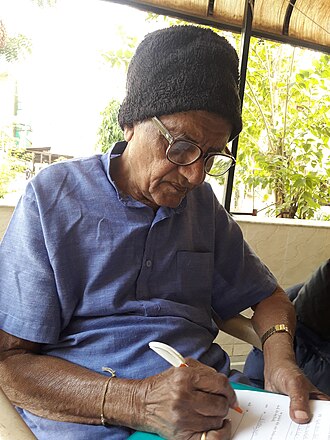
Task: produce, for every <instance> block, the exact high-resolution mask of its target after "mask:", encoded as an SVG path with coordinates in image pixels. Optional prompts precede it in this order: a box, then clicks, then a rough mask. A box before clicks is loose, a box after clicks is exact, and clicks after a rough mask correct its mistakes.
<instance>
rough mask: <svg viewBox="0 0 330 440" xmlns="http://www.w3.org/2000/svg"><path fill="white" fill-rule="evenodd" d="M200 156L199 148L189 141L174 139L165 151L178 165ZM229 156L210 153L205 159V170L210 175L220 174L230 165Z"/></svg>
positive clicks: (192, 160)
mask: <svg viewBox="0 0 330 440" xmlns="http://www.w3.org/2000/svg"><path fill="white" fill-rule="evenodd" d="M200 156H201V150H200V149H199V148H198V147H197V146H196V145H194V144H193V143H191V142H187V141H183V140H182V141H181V140H178V141H175V142H174V143H173V144H172V145H171V147H170V148H169V150H168V152H167V157H168V159H169V160H170V161H171V162H173V163H176V164H178V165H189V164H191V163H193V162H195V161H196V160H198V159H199V158H200ZM232 164H233V161H232V159H231V157H229V156H224V155H221V154H216V153H215V154H212V155H211V156H209V157H208V158H207V159H206V161H205V165H204V167H205V172H206V173H207V174H210V175H211V176H220V175H221V174H224V173H226V172H227V171H228V170H229V168H230V167H231V166H232Z"/></svg>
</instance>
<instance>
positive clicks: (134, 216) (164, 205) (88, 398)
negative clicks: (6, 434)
mask: <svg viewBox="0 0 330 440" xmlns="http://www.w3.org/2000/svg"><path fill="white" fill-rule="evenodd" d="M237 85H238V59H237V54H236V52H235V51H234V49H233V48H232V46H231V45H230V44H229V43H228V42H227V41H226V40H225V39H224V38H222V37H219V36H218V35H217V34H216V33H214V32H213V31H211V30H209V29H208V30H207V29H202V28H198V27H195V26H177V27H172V28H168V29H163V30H160V31H156V32H154V33H151V34H149V35H147V36H146V38H145V39H144V40H143V41H142V43H141V44H140V45H139V47H138V48H137V51H136V54H135V56H134V57H133V59H132V61H131V64H130V67H129V70H128V78H127V96H126V98H125V100H124V102H123V104H122V106H121V108H120V112H119V122H120V124H121V126H122V128H123V131H124V138H125V142H119V143H118V144H116V145H114V147H113V148H112V149H111V150H110V151H109V153H108V154H105V155H97V156H94V157H91V158H85V159H77V160H73V161H69V162H63V163H59V164H56V165H53V166H50V167H49V168H47V169H45V170H43V171H41V172H40V173H39V174H38V176H37V177H35V178H34V179H33V180H32V181H31V182H30V183H29V184H28V186H27V188H26V192H25V194H24V195H23V197H22V199H21V200H20V202H19V204H18V206H17V209H16V211H15V213H14V216H13V218H12V220H11V223H10V225H9V228H8V230H7V233H6V235H5V237H4V239H3V242H2V245H1V255H0V259H1V261H0V293H1V299H0V326H1V329H2V333H1V363H0V365H1V368H0V377H1V386H2V387H3V388H4V390H5V392H6V393H7V394H8V396H9V397H10V399H11V400H12V402H13V403H14V404H15V405H17V407H18V410H19V411H20V413H21V415H22V416H23V417H24V420H25V421H26V422H27V423H28V425H29V426H30V427H31V429H32V430H33V431H34V432H35V434H36V436H37V437H38V439H47V440H50V439H56V440H58V439H59V438H63V439H80V438H81V439H87V438H91V439H98V440H99V439H110V438H111V439H125V438H127V437H128V436H129V435H130V434H131V433H132V432H134V430H143V431H149V432H154V433H158V434H160V435H161V436H163V437H165V438H168V439H174V438H175V439H182V440H184V439H191V440H199V439H200V438H201V437H202V438H207V440H212V439H214V440H216V439H222V440H226V439H229V438H230V421H229V420H227V419H226V417H227V414H228V409H229V407H234V406H235V405H237V402H236V397H235V394H234V391H233V390H232V388H231V386H230V384H229V380H228V378H231V379H233V380H235V379H236V380H239V378H238V377H237V374H236V375H235V374H232V372H231V371H230V365H229V359H228V356H227V354H226V353H225V352H224V351H223V350H222V349H221V348H220V347H219V346H218V345H217V344H214V343H213V340H214V338H215V336H216V333H217V329H216V327H215V325H214V323H213V321H212V315H211V310H212V308H213V309H214V310H215V311H216V312H217V313H218V314H219V315H220V317H221V318H224V319H225V318H229V317H231V316H233V315H235V314H237V313H238V312H240V311H242V310H244V309H246V308H247V307H249V306H252V307H253V309H254V311H255V313H254V317H253V322H254V326H255V329H256V331H257V333H258V334H259V335H260V337H262V339H263V341H264V355H265V384H266V387H267V389H269V390H273V391H276V392H281V393H286V394H288V395H289V396H290V398H291V406H290V414H291V417H292V419H293V420H295V421H296V422H298V423H306V422H308V421H309V419H310V417H311V415H310V411H309V405H308V399H309V393H310V392H311V391H315V389H314V388H313V386H312V385H311V384H310V382H309V381H308V380H307V379H306V378H305V377H304V376H303V375H302V373H301V371H300V370H299V369H298V367H297V365H296V363H295V359H294V353H293V350H292V335H293V334H294V331H295V313H294V310H293V308H292V305H291V303H290V301H289V300H288V299H287V296H286V295H285V294H284V293H283V291H282V289H281V288H280V287H279V286H278V285H277V282H276V280H275V278H274V277H273V275H272V274H271V273H270V272H269V270H268V269H267V267H265V265H264V264H262V262H261V261H260V260H259V259H258V258H257V256H256V255H255V254H254V253H253V251H252V250H251V249H250V248H249V246H248V245H247V244H246V242H245V241H244V239H243V237H242V233H241V231H240V229H239V227H238V225H237V224H236V223H235V222H234V220H233V219H232V218H231V217H230V216H229V215H228V214H227V212H226V211H225V210H224V209H223V207H222V206H221V205H219V203H218V201H217V199H216V197H215V195H214V194H213V192H212V190H211V187H210V186H209V184H207V183H204V179H205V176H206V174H209V175H215V176H217V175H221V174H223V173H225V172H226V171H228V169H229V168H230V167H231V166H232V165H233V164H234V160H233V158H232V157H231V155H230V154H228V150H226V145H227V143H228V141H230V140H231V139H233V138H234V137H235V136H236V135H237V134H238V133H239V132H240V130H241V110H240V102H239V98H238V93H237ZM278 325H281V329H282V331H281V332H279V331H278V327H277V326H278ZM152 340H157V341H161V342H165V343H167V344H170V345H172V346H174V347H175V348H176V349H177V350H179V351H180V352H182V353H183V354H184V355H185V356H187V357H188V358H189V359H188V360H187V363H188V364H189V366H190V368H177V369H176V368H168V365H167V363H166V362H165V361H164V360H163V359H161V358H160V357H158V356H157V355H156V354H155V353H154V352H152V351H151V350H150V349H149V348H148V342H150V341H152ZM114 370H115V371H116V377H114V372H113V371H114ZM108 373H110V375H109V374H108ZM321 397H322V396H321Z"/></svg>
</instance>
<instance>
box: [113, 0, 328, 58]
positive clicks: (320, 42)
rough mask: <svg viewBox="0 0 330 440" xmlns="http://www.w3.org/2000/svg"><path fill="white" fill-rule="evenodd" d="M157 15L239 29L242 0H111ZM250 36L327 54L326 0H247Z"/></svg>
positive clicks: (233, 29)
mask: <svg viewBox="0 0 330 440" xmlns="http://www.w3.org/2000/svg"><path fill="white" fill-rule="evenodd" d="M114 1H115V2H116V3H122V4H127V5H130V6H135V7H137V8H139V9H143V10H149V11H151V12H155V13H158V14H164V15H170V16H175V17H178V18H182V19H186V20H188V21H196V22H199V23H202V24H203V23H204V24H209V25H213V26H214V27H218V28H221V29H228V30H231V31H234V32H241V30H242V28H243V24H244V10H245V0H124V1H120V0H114ZM249 3H250V4H251V5H252V4H253V3H254V7H253V10H254V12H253V22H252V35H253V36H257V37H263V38H267V39H271V40H278V41H283V42H288V43H290V44H293V45H298V46H302V47H309V48H312V49H315V50H319V51H322V52H327V53H330V0H254V2H253V0H249Z"/></svg>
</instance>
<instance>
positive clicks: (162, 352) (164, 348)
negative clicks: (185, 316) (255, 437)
mask: <svg viewBox="0 0 330 440" xmlns="http://www.w3.org/2000/svg"><path fill="white" fill-rule="evenodd" d="M149 347H150V348H151V350H153V351H154V352H155V353H157V354H158V355H159V356H160V357H162V358H163V359H165V360H166V361H167V362H168V363H169V364H171V365H173V367H188V365H187V364H186V361H185V358H184V357H183V356H182V354H180V353H179V352H178V351H176V350H175V348H173V347H171V346H170V345H167V344H164V343H163V342H157V341H152V342H149ZM233 410H234V411H236V412H238V413H240V414H242V413H243V412H244V411H243V410H242V409H241V408H240V407H239V406H235V407H234V408H233Z"/></svg>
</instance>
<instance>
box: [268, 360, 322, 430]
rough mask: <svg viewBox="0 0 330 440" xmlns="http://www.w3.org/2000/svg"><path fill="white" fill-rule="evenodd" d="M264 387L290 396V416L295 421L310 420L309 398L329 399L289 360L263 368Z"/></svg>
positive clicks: (306, 421) (303, 421)
mask: <svg viewBox="0 0 330 440" xmlns="http://www.w3.org/2000/svg"><path fill="white" fill-rule="evenodd" d="M265 389H266V390H268V391H272V392H275V393H281V394H286V395H288V396H289V397H290V417H291V419H292V420H293V421H294V422H296V423H308V422H309V421H310V420H311V417H312V414H311V411H310V407H309V400H310V399H317V400H330V396H328V395H326V394H324V393H322V392H321V391H319V390H318V389H317V388H316V387H315V386H314V385H313V384H312V383H311V382H310V380H309V379H308V378H307V377H306V376H305V375H304V373H303V372H302V371H301V370H300V368H299V367H298V366H297V364H296V363H294V362H292V361H289V360H287V361H285V360H281V362H280V364H279V365H278V366H276V365H274V364H273V365H272V366H271V367H268V368H265Z"/></svg>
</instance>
